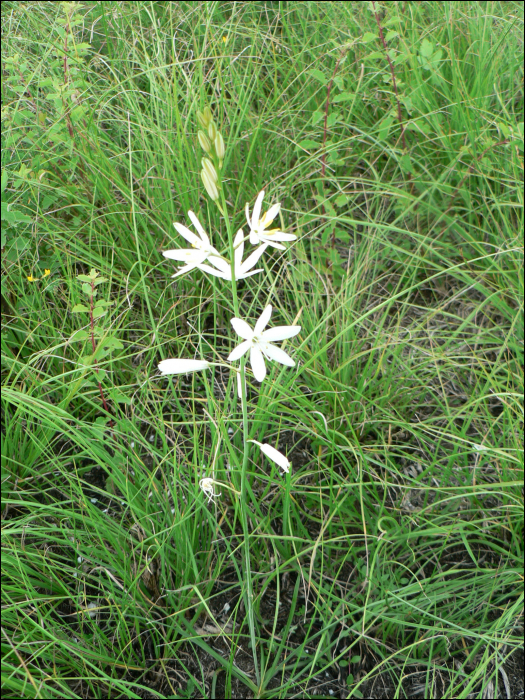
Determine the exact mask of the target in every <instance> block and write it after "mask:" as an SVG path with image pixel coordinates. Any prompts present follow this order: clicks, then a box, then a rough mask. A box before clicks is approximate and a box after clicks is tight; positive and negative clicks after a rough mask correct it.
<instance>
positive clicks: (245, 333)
mask: <svg viewBox="0 0 525 700" xmlns="http://www.w3.org/2000/svg"><path fill="white" fill-rule="evenodd" d="M230 323H231V324H232V326H233V330H234V331H235V332H236V333H237V335H240V336H241V338H244V340H251V339H252V338H253V331H252V329H251V328H250V326H249V325H248V324H247V323H246V321H243V320H242V318H232V320H231V321H230Z"/></svg>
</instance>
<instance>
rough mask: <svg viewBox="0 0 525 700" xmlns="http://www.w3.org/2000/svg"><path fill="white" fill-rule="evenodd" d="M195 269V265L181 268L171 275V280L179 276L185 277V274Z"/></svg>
mask: <svg viewBox="0 0 525 700" xmlns="http://www.w3.org/2000/svg"><path fill="white" fill-rule="evenodd" d="M196 267H197V265H184V267H181V268H180V270H179V271H178V272H176V273H175V274H174V275H172V278H173V277H180V276H181V275H185V274H186V272H189V271H190V270H195V268H196Z"/></svg>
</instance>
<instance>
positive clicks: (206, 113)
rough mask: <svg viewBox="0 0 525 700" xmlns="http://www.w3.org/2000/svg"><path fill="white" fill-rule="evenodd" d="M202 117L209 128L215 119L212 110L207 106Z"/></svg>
mask: <svg viewBox="0 0 525 700" xmlns="http://www.w3.org/2000/svg"><path fill="white" fill-rule="evenodd" d="M202 116H203V117H204V121H205V122H206V126H208V124H209V123H210V122H211V120H212V118H213V115H212V113H211V109H210V108H209V107H208V106H206V107H205V108H204V112H203V114H202Z"/></svg>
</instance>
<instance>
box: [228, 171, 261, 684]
mask: <svg viewBox="0 0 525 700" xmlns="http://www.w3.org/2000/svg"><path fill="white" fill-rule="evenodd" d="M218 184H219V185H220V193H221V200H222V214H223V216H224V220H225V222H226V229H227V231H228V242H229V246H230V262H231V266H232V296H233V310H234V314H235V316H236V317H238V316H239V298H238V295H237V280H236V279H235V257H234V256H235V251H234V248H233V230H232V227H231V222H230V218H229V216H228V207H227V206H226V197H225V196H224V188H223V187H222V179H221V178H220V175H219V183H218ZM245 365H246V360H245V358H244V357H243V358H242V359H241V367H240V371H241V410H242V432H243V443H244V444H243V457H242V468H241V488H240V498H239V502H240V511H241V524H242V531H243V535H244V575H245V580H246V591H245V600H244V606H245V609H246V612H247V615H248V627H249V630H250V640H251V645H252V654H253V663H254V666H255V677H256V679H257V685H259V684H260V673H259V664H258V659H257V645H256V641H255V614H254V610H253V586H252V572H251V564H250V532H249V529H248V515H247V505H246V491H247V489H246V485H247V471H248V457H249V451H250V443H249V442H248V406H247V402H246V367H245Z"/></svg>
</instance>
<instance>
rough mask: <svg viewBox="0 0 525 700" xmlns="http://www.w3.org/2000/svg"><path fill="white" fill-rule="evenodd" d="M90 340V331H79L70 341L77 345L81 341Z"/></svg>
mask: <svg viewBox="0 0 525 700" xmlns="http://www.w3.org/2000/svg"><path fill="white" fill-rule="evenodd" d="M88 338H89V333H88V331H77V332H76V333H73V335H72V336H71V338H70V339H69V342H70V343H75V342H78V341H80V340H87V339H88Z"/></svg>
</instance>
